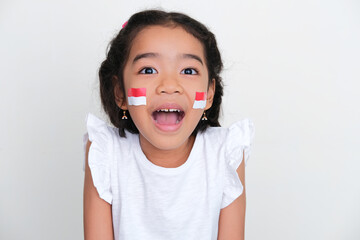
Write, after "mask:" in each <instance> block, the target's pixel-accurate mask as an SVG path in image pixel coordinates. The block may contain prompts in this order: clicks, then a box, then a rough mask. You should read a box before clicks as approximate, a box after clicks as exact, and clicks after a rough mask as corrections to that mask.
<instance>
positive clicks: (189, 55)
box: [181, 53, 204, 65]
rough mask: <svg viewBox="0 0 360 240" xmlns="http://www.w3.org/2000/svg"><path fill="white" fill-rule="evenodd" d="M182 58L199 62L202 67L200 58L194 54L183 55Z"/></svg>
mask: <svg viewBox="0 0 360 240" xmlns="http://www.w3.org/2000/svg"><path fill="white" fill-rule="evenodd" d="M181 57H182V58H190V59H195V60H197V61H199V62H200V63H201V65H204V63H203V61H202V60H201V58H200V57H199V56H197V55H194V54H190V53H185V54H183V55H182V56H181Z"/></svg>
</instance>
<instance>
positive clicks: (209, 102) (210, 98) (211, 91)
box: [205, 78, 215, 110]
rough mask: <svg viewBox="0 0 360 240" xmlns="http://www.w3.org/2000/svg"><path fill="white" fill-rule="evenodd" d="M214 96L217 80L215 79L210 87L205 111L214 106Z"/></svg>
mask: <svg viewBox="0 0 360 240" xmlns="http://www.w3.org/2000/svg"><path fill="white" fill-rule="evenodd" d="M214 96H215V79H214V78H213V79H212V81H211V83H210V85H209V89H208V91H207V94H206V106H205V110H208V109H209V108H211V106H212V104H213V100H214Z"/></svg>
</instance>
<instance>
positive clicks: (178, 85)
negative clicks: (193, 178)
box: [84, 26, 246, 240]
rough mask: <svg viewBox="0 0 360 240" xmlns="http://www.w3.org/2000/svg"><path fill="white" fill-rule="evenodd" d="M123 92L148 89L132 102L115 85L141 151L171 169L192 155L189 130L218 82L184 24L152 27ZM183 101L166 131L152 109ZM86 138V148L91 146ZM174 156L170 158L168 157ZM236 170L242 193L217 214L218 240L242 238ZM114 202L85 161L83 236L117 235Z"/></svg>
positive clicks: (133, 55) (140, 42)
mask: <svg viewBox="0 0 360 240" xmlns="http://www.w3.org/2000/svg"><path fill="white" fill-rule="evenodd" d="M124 87H125V92H127V91H128V89H129V88H146V97H147V105H146V106H131V105H130V106H129V105H128V104H127V101H126V96H124V95H123V91H122V90H121V89H120V88H119V87H118V86H116V87H115V90H114V91H115V98H116V99H115V100H116V103H117V105H118V106H119V107H120V108H121V109H123V110H128V111H129V112H130V115H131V117H132V119H133V121H134V123H135V125H136V127H137V128H138V130H139V132H140V133H139V139H140V145H141V148H142V151H143V152H144V154H145V155H146V157H147V158H148V160H149V161H151V162H152V163H154V164H156V165H158V166H162V167H167V168H173V167H178V166H180V165H182V164H183V163H184V162H185V161H186V160H187V158H188V156H189V154H190V152H191V149H192V146H193V143H194V140H195V138H194V137H193V136H191V133H192V132H193V130H194V129H195V127H196V125H197V122H198V121H199V120H200V119H201V117H202V115H203V111H204V110H206V109H209V108H210V107H211V105H212V101H213V97H214V91H215V81H214V80H213V81H212V82H211V83H210V84H209V81H208V71H207V68H206V59H205V57H204V50H203V47H202V44H201V42H200V41H199V40H198V39H196V38H195V37H193V36H192V35H190V34H189V33H187V32H186V31H185V30H184V29H182V28H181V27H172V28H171V27H162V26H151V27H147V28H145V29H143V30H142V31H140V32H139V33H138V35H137V36H136V37H135V39H134V41H133V45H132V48H131V50H130V55H129V59H128V61H127V63H126V65H125V68H124ZM195 92H207V104H206V107H205V109H193V108H192V106H193V103H194V98H195ZM164 103H165V104H166V103H171V104H174V103H175V104H177V105H178V106H180V107H181V108H182V109H183V110H184V112H185V116H184V119H183V120H182V121H183V122H182V125H181V127H180V128H178V129H177V130H176V131H163V130H161V129H159V128H157V127H156V126H155V124H154V122H153V118H152V113H153V111H155V110H156V109H157V108H158V107H159V106H161V105H162V104H164ZM90 144H91V143H90V142H88V148H87V152H88V150H89V147H90ZM169 159H170V160H169ZM237 172H238V175H239V177H240V180H241V182H242V183H243V186H244V192H243V194H242V195H241V196H240V197H239V198H237V199H236V200H235V201H234V202H233V203H231V204H230V205H229V206H227V207H226V208H224V209H222V210H221V212H220V218H219V234H218V239H220V240H225V239H226V240H241V239H244V221H245V205H246V199H245V169H244V164H243V162H242V163H241V164H240V166H239V168H238V170H237ZM111 219H112V218H111V205H110V204H108V203H107V202H105V201H104V200H102V199H101V198H100V197H99V195H98V194H97V191H96V189H95V187H94V185H93V182H92V178H91V172H90V170H89V167H88V166H87V164H86V169H85V185H84V230H85V239H100V237H99V236H101V239H113V229H112V220H111Z"/></svg>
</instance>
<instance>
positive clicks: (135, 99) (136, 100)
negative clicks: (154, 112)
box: [128, 88, 146, 106]
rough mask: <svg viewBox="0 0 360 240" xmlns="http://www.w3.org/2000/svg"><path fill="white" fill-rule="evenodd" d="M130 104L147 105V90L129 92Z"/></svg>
mask: <svg viewBox="0 0 360 240" xmlns="http://www.w3.org/2000/svg"><path fill="white" fill-rule="evenodd" d="M128 104H129V105H134V106H139V105H146V88H130V89H129V91H128Z"/></svg>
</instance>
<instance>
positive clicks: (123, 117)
mask: <svg viewBox="0 0 360 240" xmlns="http://www.w3.org/2000/svg"><path fill="white" fill-rule="evenodd" d="M123 114H124V115H123V116H122V118H121V119H125V120H126V119H127V116H126V111H125V110H123Z"/></svg>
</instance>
